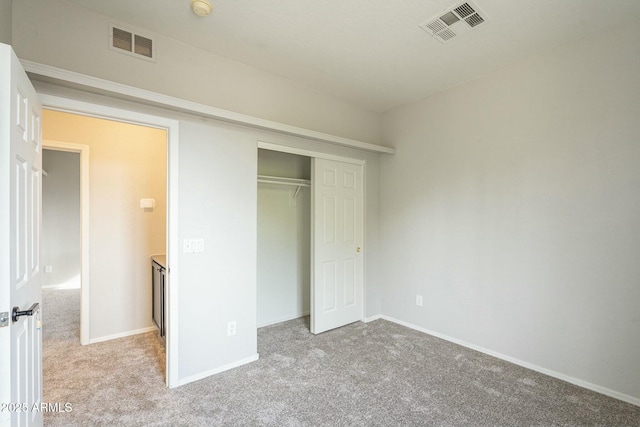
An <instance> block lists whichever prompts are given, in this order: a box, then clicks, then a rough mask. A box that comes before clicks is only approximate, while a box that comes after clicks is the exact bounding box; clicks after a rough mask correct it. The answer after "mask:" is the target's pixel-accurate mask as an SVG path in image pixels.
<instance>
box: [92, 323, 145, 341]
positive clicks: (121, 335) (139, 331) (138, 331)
mask: <svg viewBox="0 0 640 427" xmlns="http://www.w3.org/2000/svg"><path fill="white" fill-rule="evenodd" d="M155 330H156V327H155V326H149V327H148V328H142V329H136V330H135V331H127V332H122V333H119V334H113V335H106V336H104V337H98V338H91V339H89V344H95V343H97V342H103V341H109V340H115V339H118V338H124V337H130V336H131V335H138V334H144V333H145V332H151V331H155Z"/></svg>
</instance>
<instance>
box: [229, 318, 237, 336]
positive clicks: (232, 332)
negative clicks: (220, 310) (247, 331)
mask: <svg viewBox="0 0 640 427" xmlns="http://www.w3.org/2000/svg"><path fill="white" fill-rule="evenodd" d="M235 334H236V321H235V320H234V321H233V322H229V323H227V336H229V337H230V336H232V335H235Z"/></svg>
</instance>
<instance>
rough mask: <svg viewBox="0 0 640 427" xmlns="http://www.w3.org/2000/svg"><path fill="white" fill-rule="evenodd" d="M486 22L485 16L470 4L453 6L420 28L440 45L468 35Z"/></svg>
mask: <svg viewBox="0 0 640 427" xmlns="http://www.w3.org/2000/svg"><path fill="white" fill-rule="evenodd" d="M485 21H486V15H485V14H484V12H482V11H481V10H480V8H479V7H478V6H476V5H475V4H474V3H472V2H464V3H462V4H458V5H455V6H453V7H450V8H449V9H447V10H445V11H444V12H442V13H440V14H439V15H438V16H436V17H434V18H431V19H429V20H428V21H426V22H424V23H422V24H420V28H422V29H423V30H425V31H426V32H427V33H429V34H431V35H432V36H433V37H434V38H435V39H437V40H438V41H440V42H441V43H446V42H448V41H449V40H452V39H454V38H456V37H458V36H460V35H462V34H465V33H468V32H469V31H471V30H472V29H474V28H475V27H477V26H478V25H480V24H482V23H483V22H485Z"/></svg>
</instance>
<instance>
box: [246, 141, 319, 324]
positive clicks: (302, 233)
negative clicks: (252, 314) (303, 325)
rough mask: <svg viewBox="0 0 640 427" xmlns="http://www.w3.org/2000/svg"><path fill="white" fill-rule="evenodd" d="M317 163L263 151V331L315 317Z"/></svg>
mask: <svg viewBox="0 0 640 427" xmlns="http://www.w3.org/2000/svg"><path fill="white" fill-rule="evenodd" d="M310 179H311V158H310V157H307V156H300V155H295V154H289V153H281V152H278V151H271V150H262V149H259V150H258V227H257V230H258V256H257V260H258V266H257V269H258V280H257V286H258V290H257V309H258V313H257V323H258V327H263V326H267V325H271V324H273V323H280V322H284V321H287V320H292V319H297V318H299V317H304V316H308V315H309V314H310V300H311V294H310V292H311V272H310V271H311V270H310V258H311V254H310V250H311V188H310Z"/></svg>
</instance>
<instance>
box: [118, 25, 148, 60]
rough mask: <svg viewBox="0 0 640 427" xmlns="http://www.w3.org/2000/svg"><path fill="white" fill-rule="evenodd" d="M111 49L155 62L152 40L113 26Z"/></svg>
mask: <svg viewBox="0 0 640 427" xmlns="http://www.w3.org/2000/svg"><path fill="white" fill-rule="evenodd" d="M109 47H110V48H111V49H112V50H115V51H118V52H121V53H125V54H129V55H131V56H135V57H136V58H141V59H146V60H150V61H154V60H155V52H154V50H153V48H154V47H153V39H152V38H150V37H145V36H141V35H140V34H135V33H134V32H133V31H129V30H125V29H122V28H118V27H115V26H113V25H110V26H109Z"/></svg>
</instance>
